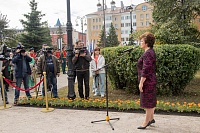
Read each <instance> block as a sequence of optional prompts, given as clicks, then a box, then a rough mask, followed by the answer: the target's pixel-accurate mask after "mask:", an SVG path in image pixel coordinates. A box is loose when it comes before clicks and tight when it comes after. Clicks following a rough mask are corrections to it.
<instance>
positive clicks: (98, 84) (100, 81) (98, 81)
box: [95, 73, 105, 95]
mask: <svg viewBox="0 0 200 133" xmlns="http://www.w3.org/2000/svg"><path fill="white" fill-rule="evenodd" d="M104 81H105V73H100V74H98V76H95V94H97V95H98V94H101V95H104V94H105V89H104V85H105V82H104ZM98 88H99V89H98Z"/></svg>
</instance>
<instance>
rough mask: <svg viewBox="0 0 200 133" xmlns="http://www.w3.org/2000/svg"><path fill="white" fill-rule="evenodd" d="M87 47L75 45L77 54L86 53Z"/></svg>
mask: <svg viewBox="0 0 200 133" xmlns="http://www.w3.org/2000/svg"><path fill="white" fill-rule="evenodd" d="M86 49H87V47H75V53H76V54H83V53H85V51H86Z"/></svg>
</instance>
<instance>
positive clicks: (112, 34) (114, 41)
mask: <svg viewBox="0 0 200 133" xmlns="http://www.w3.org/2000/svg"><path fill="white" fill-rule="evenodd" d="M106 44H107V46H109V47H114V46H118V45H119V44H120V42H119V41H118V37H117V34H116V31H115V27H114V26H113V23H111V25H110V28H109V32H108V36H107V38H106Z"/></svg>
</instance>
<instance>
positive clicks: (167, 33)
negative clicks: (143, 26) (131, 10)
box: [149, 0, 200, 44]
mask: <svg viewBox="0 0 200 133" xmlns="http://www.w3.org/2000/svg"><path fill="white" fill-rule="evenodd" d="M149 2H150V4H152V5H153V6H154V9H153V19H154V25H153V26H152V31H153V32H154V33H155V36H156V38H157V40H158V41H160V42H161V43H170V44H175V43H188V42H199V41H200V37H199V35H200V31H198V29H197V27H195V26H194V23H193V20H194V19H195V18H196V17H197V16H198V15H200V1H199V0H149Z"/></svg>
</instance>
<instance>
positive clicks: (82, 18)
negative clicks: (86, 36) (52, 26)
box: [76, 16, 87, 42]
mask: <svg viewBox="0 0 200 133" xmlns="http://www.w3.org/2000/svg"><path fill="white" fill-rule="evenodd" d="M84 19H85V16H83V17H79V16H78V17H77V19H76V26H79V25H78V20H81V31H82V32H81V34H82V36H81V37H82V39H81V41H82V42H84V40H83V20H84ZM86 25H87V24H86V19H85V23H84V26H86Z"/></svg>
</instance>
